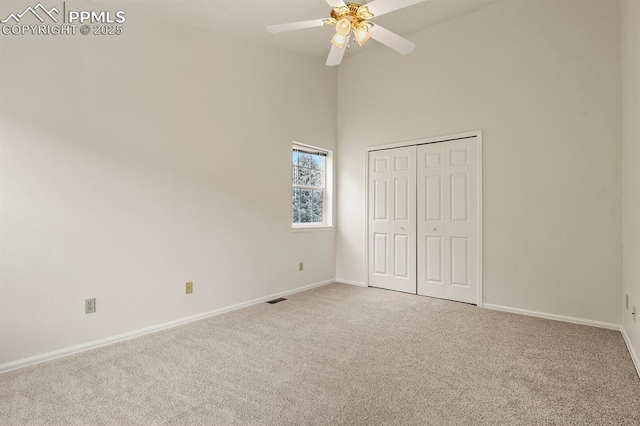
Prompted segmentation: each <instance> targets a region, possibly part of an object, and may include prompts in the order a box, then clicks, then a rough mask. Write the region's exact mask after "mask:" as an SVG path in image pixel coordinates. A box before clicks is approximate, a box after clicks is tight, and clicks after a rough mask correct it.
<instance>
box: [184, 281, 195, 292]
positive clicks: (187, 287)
mask: <svg viewBox="0 0 640 426" xmlns="http://www.w3.org/2000/svg"><path fill="white" fill-rule="evenodd" d="M184 292H185V294H191V293H193V281H189V282H188V283H186V284H185V286H184Z"/></svg>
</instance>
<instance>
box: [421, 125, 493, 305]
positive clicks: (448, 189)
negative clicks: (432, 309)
mask: <svg viewBox="0 0 640 426" xmlns="http://www.w3.org/2000/svg"><path fill="white" fill-rule="evenodd" d="M477 148H478V146H477V143H476V140H475V138H471V139H462V140H456V141H448V142H442V143H433V144H427V145H420V146H418V158H417V176H418V183H417V188H418V250H417V251H418V294H420V295H425V296H432V297H439V298H443V299H450V300H457V301H461V302H467V303H477V302H478V274H479V267H480V265H479V229H478V228H479V224H478V214H479V212H478V206H479V203H478V178H479V177H478V152H477Z"/></svg>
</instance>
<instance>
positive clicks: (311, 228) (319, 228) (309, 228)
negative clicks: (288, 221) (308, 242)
mask: <svg viewBox="0 0 640 426" xmlns="http://www.w3.org/2000/svg"><path fill="white" fill-rule="evenodd" d="M333 229H334V227H333V226H331V225H306V226H305V225H303V226H292V227H291V232H329V231H333Z"/></svg>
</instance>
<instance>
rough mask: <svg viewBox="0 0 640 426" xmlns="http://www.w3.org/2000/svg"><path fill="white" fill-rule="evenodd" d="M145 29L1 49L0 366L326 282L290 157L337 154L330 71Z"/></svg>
mask: <svg viewBox="0 0 640 426" xmlns="http://www.w3.org/2000/svg"><path fill="white" fill-rule="evenodd" d="M22 4H23V5H24V3H22ZM14 5H15V4H14ZM0 9H1V10H2V11H3V13H4V11H5V9H8V7H6V8H5V7H2V8H0ZM7 13H8V11H7ZM3 16H4V15H3ZM143 19H144V16H131V15H129V19H128V22H127V24H126V26H125V35H122V36H112V37H97V36H92V37H90V36H87V37H83V36H75V37H47V36H41V37H29V36H24V37H7V36H3V37H1V38H0V55H1V56H0V58H1V59H0V100H1V101H0V230H1V234H0V256H1V258H2V262H1V267H0V342H1V343H0V367H1V366H2V365H3V364H5V365H7V363H11V362H14V361H17V360H22V359H25V358H27V357H31V356H34V355H39V354H43V353H47V352H49V351H54V350H59V349H62V348H67V347H70V346H73V345H78V344H82V343H86V342H91V341H94V340H96V339H101V338H106V337H110V336H114V335H118V334H120V333H125V332H129V331H132V330H138V329H141V328H143V327H148V326H153V325H157V324H161V323H164V322H167V321H171V320H176V319H180V318H184V317H188V316H191V315H195V314H198V313H203V312H207V311H210V310H213V309H216V308H220V307H225V306H229V305H232V304H235V303H239V302H243V301H247V300H251V299H254V298H258V297H262V296H267V295H270V294H274V293H277V292H282V291H287V290H291V289H294V288H298V287H301V286H304V285H308V284H312V283H317V282H321V281H325V280H330V279H332V278H333V277H334V276H335V275H334V274H335V235H334V232H313V233H292V231H291V229H290V227H291V223H290V221H291V210H290V208H291V207H290V202H291V177H290V176H291V171H290V161H291V151H290V150H291V142H292V141H293V140H296V141H299V142H304V143H308V144H312V145H317V146H322V147H326V148H328V149H332V150H334V149H335V142H336V141H335V128H336V91H335V88H336V85H337V72H336V71H335V70H334V69H331V68H328V67H325V66H324V64H323V61H319V60H317V59H316V58H306V57H303V56H300V55H296V54H290V53H285V52H283V51H278V50H273V49H269V48H264V47H260V46H254V45H248V44H245V43H243V42H241V41H238V40H233V41H232V42H231V43H229V41H231V40H226V39H224V38H223V37H220V36H217V35H215V34H210V33H205V32H198V31H197V30H193V29H189V28H179V27H173V26H170V25H161V24H150V23H147V24H144V22H143ZM309 82H313V84H309ZM299 261H303V262H305V271H304V272H298V262H299ZM191 280H192V281H194V294H193V295H190V296H185V294H184V283H185V282H186V281H191ZM90 297H96V298H97V313H95V314H92V315H85V314H84V299H85V298H90Z"/></svg>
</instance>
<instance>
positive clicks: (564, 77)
mask: <svg viewBox="0 0 640 426" xmlns="http://www.w3.org/2000/svg"><path fill="white" fill-rule="evenodd" d="M619 21H620V16H619V7H618V2H613V1H608V0H589V1H584V0H563V1H556V0H536V1H529V0H505V1H502V2H499V3H496V4H494V5H491V6H489V7H487V8H484V9H481V10H479V11H477V12H475V13H472V14H469V15H466V16H463V17H460V18H457V19H454V20H451V21H447V22H444V23H442V24H439V25H437V26H434V27H432V28H430V29H427V30H424V31H422V32H419V33H416V34H413V35H412V36H410V37H409V38H410V39H411V40H413V41H414V42H415V43H416V44H417V47H416V50H415V51H414V52H413V53H412V54H411V55H407V56H404V57H402V56H398V55H397V54H396V53H395V52H393V51H391V50H389V49H386V48H376V49H373V50H371V51H369V52H365V53H362V54H361V55H357V56H354V57H352V58H350V59H349V60H347V61H346V62H345V63H344V64H343V65H342V66H341V67H340V71H339V92H338V93H339V95H338V159H339V162H338V181H339V183H340V191H339V194H338V207H339V208H338V226H339V229H338V247H337V276H338V277H339V278H343V279H346V280H350V281H356V282H363V281H364V280H365V264H364V253H365V235H364V218H365V210H364V209H365V203H364V194H365V191H364V188H365V175H364V170H365V169H364V165H365V147H366V146H371V145H378V144H385V143H391V142H395V141H403V140H412V139H419V138H425V137H431V136H437V135H444V134H451V133H458V132H463V131H471V130H483V131H484V164H483V167H484V264H483V268H484V275H483V279H484V302H485V303H490V304H496V305H502V306H508V307H514V308H521V309H528V310H533V311H539V312H545V313H551V314H557V315H565V316H570V317H577V318H582V319H589V320H594V321H602V322H607V323H614V324H619V323H620V322H621V315H620V299H621V286H620V283H621V205H622V202H621V187H622V185H621V143H620V141H621V125H620V123H621V107H620V96H621V93H620V30H619Z"/></svg>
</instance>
